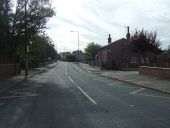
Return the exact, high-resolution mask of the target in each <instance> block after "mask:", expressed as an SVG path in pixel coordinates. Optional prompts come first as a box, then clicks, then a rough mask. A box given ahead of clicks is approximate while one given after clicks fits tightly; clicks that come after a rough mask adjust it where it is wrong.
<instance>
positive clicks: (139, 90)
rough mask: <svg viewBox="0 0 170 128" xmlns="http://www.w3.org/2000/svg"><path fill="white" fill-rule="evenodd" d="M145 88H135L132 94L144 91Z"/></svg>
mask: <svg viewBox="0 0 170 128" xmlns="http://www.w3.org/2000/svg"><path fill="white" fill-rule="evenodd" d="M143 90H145V88H140V89H137V90H135V91H132V92H130V94H136V93H138V92H141V91H143Z"/></svg>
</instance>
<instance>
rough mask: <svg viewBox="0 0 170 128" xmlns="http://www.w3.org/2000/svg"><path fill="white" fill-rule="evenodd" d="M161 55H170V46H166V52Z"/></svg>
mask: <svg viewBox="0 0 170 128" xmlns="http://www.w3.org/2000/svg"><path fill="white" fill-rule="evenodd" d="M163 54H164V55H170V45H169V46H168V48H167V49H166V50H164V52H163Z"/></svg>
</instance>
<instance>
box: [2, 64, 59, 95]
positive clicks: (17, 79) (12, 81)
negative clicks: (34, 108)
mask: <svg viewBox="0 0 170 128" xmlns="http://www.w3.org/2000/svg"><path fill="white" fill-rule="evenodd" d="M57 64H58V63H52V64H49V65H46V66H44V67H41V68H33V69H29V71H28V76H27V77H25V75H24V70H22V71H21V73H20V74H19V75H15V76H13V77H11V78H8V79H4V80H0V93H3V92H5V91H7V90H8V89H10V88H12V87H14V86H16V85H18V84H20V83H22V82H24V81H26V80H27V79H29V78H31V77H32V76H34V75H37V74H39V73H42V72H44V71H45V70H47V69H48V68H49V69H50V68H53V67H54V66H56V65H57Z"/></svg>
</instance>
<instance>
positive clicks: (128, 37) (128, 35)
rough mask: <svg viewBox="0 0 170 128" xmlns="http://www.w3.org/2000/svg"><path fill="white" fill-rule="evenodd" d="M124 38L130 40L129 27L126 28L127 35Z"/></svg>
mask: <svg viewBox="0 0 170 128" xmlns="http://www.w3.org/2000/svg"><path fill="white" fill-rule="evenodd" d="M126 38H127V39H130V32H129V26H127V34H126Z"/></svg>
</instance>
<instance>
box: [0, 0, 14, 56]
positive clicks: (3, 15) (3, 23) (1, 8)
mask: <svg viewBox="0 0 170 128" xmlns="http://www.w3.org/2000/svg"><path fill="white" fill-rule="evenodd" d="M11 7H12V4H11V2H10V0H1V1H0V55H1V56H2V55H3V56H4V55H7V54H9V49H10V44H9V43H10V13H11Z"/></svg>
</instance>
